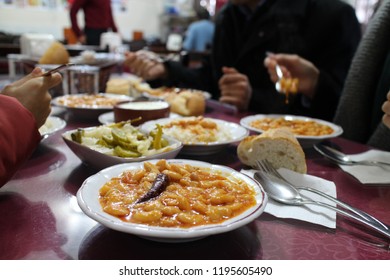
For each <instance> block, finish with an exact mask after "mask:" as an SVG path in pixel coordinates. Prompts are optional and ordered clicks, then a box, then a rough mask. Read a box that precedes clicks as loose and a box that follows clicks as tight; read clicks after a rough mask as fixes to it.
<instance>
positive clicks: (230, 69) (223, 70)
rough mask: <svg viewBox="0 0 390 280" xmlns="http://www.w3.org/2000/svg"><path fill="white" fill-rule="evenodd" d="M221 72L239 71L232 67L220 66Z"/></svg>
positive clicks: (232, 72)
mask: <svg viewBox="0 0 390 280" xmlns="http://www.w3.org/2000/svg"><path fill="white" fill-rule="evenodd" d="M222 73H224V74H234V73H239V72H238V70H237V69H236V68H234V67H227V66H223V67H222Z"/></svg>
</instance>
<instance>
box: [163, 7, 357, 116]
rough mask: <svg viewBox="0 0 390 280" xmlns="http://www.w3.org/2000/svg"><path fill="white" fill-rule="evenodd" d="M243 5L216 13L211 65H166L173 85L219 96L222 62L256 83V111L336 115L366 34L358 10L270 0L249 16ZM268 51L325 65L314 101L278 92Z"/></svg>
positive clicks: (322, 68)
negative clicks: (287, 98)
mask: <svg viewBox="0 0 390 280" xmlns="http://www.w3.org/2000/svg"><path fill="white" fill-rule="evenodd" d="M241 9H242V6H241V7H240V6H238V5H233V4H230V3H228V4H226V5H225V6H224V7H223V8H222V9H221V11H220V12H219V14H218V15H217V17H216V29H215V35H214V40H213V46H212V54H211V56H212V57H211V62H210V63H209V64H207V63H206V65H205V66H204V67H203V68H202V69H198V70H197V71H193V70H184V69H182V67H179V66H178V65H177V64H173V63H168V64H167V66H168V69H169V71H170V77H171V78H173V79H172V80H171V84H175V85H179V86H187V87H194V88H200V89H203V90H208V91H211V92H212V93H213V95H214V97H215V98H217V97H218V96H219V91H218V84H217V83H218V80H219V78H220V77H221V76H222V72H221V68H222V66H229V67H235V68H236V69H237V70H238V71H239V72H241V73H243V74H245V75H247V76H248V78H249V80H250V83H251V85H252V88H253V91H254V92H253V97H252V100H251V103H250V110H251V111H254V112H257V113H263V114H269V113H290V114H296V115H307V116H311V117H317V118H322V119H327V120H331V119H332V118H333V115H334V112H335V109H336V106H337V103H338V99H339V96H340V93H341V90H342V87H343V83H344V79H345V77H346V75H347V72H348V68H349V65H350V63H351V60H352V57H353V55H354V52H355V50H356V48H357V45H358V43H359V40H360V38H361V30H360V24H359V22H358V20H357V18H356V15H355V11H354V9H353V8H352V7H351V6H350V5H348V4H346V3H344V2H342V1H338V0H294V1H291V0H268V1H267V2H266V3H265V4H264V5H263V6H262V7H260V8H259V9H258V10H256V12H255V13H254V14H253V15H252V17H251V18H250V19H249V20H248V19H247V17H246V16H245V14H244V13H243V11H242V10H241ZM266 52H274V53H290V54H298V55H300V56H302V57H303V58H305V59H307V60H309V61H311V62H312V63H313V64H314V65H316V67H318V68H319V69H320V78H319V84H318V88H317V91H316V95H315V98H314V99H313V100H312V101H311V102H310V103H308V102H307V100H302V96H301V95H297V96H295V98H293V100H290V102H289V104H286V103H285V99H284V96H282V95H280V94H278V93H276V91H275V88H274V84H273V83H272V82H271V81H270V78H269V75H268V72H267V70H266V68H265V67H264V66H263V61H264V59H265V56H266ZM304 101H305V102H304Z"/></svg>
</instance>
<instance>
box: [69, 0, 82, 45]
mask: <svg viewBox="0 0 390 280" xmlns="http://www.w3.org/2000/svg"><path fill="white" fill-rule="evenodd" d="M84 2H85V0H75V1H73V3H72V6H71V7H70V22H71V24H72V30H73V32H74V33H75V34H76V36H77V38H78V37H80V36H81V35H82V34H83V32H82V31H81V29H80V27H79V24H78V22H77V13H78V12H79V10H80V9H81V8H82V7H83V6H84Z"/></svg>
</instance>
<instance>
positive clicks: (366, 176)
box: [339, 150, 390, 184]
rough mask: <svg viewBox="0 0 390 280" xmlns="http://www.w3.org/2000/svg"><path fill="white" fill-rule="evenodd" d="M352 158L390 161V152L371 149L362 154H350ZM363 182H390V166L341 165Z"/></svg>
mask: <svg viewBox="0 0 390 280" xmlns="http://www.w3.org/2000/svg"><path fill="white" fill-rule="evenodd" d="M348 157H349V158H350V159H352V160H377V161H383V162H388V163H390V153H389V152H384V151H379V150H370V151H367V152H364V153H361V154H354V155H348ZM339 166H340V168H341V169H343V170H344V171H345V172H347V173H349V174H351V175H352V176H354V177H355V178H356V179H358V180H359V181H360V182H361V183H363V184H390V166H389V167H379V166H365V165H339Z"/></svg>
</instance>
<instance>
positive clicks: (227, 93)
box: [218, 67, 252, 111]
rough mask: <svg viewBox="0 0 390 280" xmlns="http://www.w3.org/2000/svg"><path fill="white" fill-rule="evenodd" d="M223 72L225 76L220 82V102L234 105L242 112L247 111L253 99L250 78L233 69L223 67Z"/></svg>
mask: <svg viewBox="0 0 390 280" xmlns="http://www.w3.org/2000/svg"><path fill="white" fill-rule="evenodd" d="M222 72H223V76H222V77H221V79H219V82H218V84H219V90H220V92H221V97H220V98H219V101H220V102H223V103H228V104H231V105H234V106H236V107H237V109H238V110H240V111H245V110H247V109H248V106H249V101H250V99H251V97H252V87H251V85H250V83H249V79H248V77H247V76H246V75H244V74H241V73H240V72H238V71H237V70H236V69H234V68H231V67H223V68H222Z"/></svg>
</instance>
